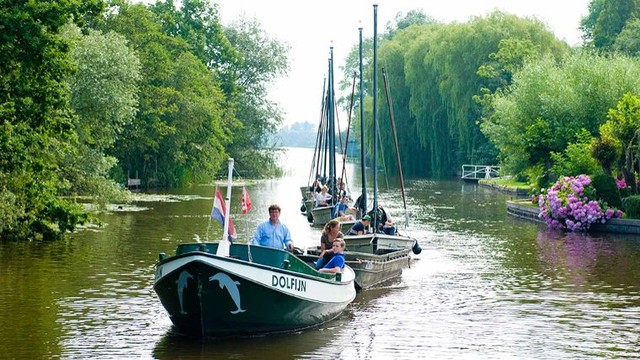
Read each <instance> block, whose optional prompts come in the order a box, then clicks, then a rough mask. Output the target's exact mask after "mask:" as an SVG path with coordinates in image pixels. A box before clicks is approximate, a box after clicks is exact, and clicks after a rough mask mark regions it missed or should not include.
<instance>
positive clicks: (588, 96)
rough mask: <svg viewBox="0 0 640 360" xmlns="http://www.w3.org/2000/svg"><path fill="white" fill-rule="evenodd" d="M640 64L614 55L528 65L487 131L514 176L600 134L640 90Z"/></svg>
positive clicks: (497, 103) (498, 103) (499, 101)
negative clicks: (581, 137)
mask: <svg viewBox="0 0 640 360" xmlns="http://www.w3.org/2000/svg"><path fill="white" fill-rule="evenodd" d="M638 75H640V63H639V62H638V61H637V60H634V59H631V58H627V57H623V56H613V57H604V56H598V55H594V54H591V53H589V52H577V53H575V54H572V55H570V56H568V57H567V58H566V59H564V60H563V61H562V62H558V61H556V60H555V59H553V58H551V57H545V58H543V59H541V60H538V61H535V62H530V63H527V64H525V66H524V67H523V68H522V70H521V71H519V72H517V73H516V74H515V75H514V83H513V86H512V88H511V91H510V92H508V93H502V94H499V95H498V96H496V98H495V100H494V102H493V109H494V112H493V113H492V115H491V116H490V117H488V118H485V120H484V122H483V124H482V126H481V128H482V131H483V132H484V133H485V134H486V135H487V137H488V138H489V139H490V140H491V141H492V142H493V143H494V144H495V146H496V147H497V148H498V150H499V151H500V159H501V165H503V167H504V168H505V170H506V171H507V172H509V173H514V174H519V173H523V172H525V171H526V169H528V168H532V167H536V166H538V165H544V167H545V169H546V170H549V168H550V166H551V165H552V164H551V162H550V161H548V159H549V154H550V153H551V152H556V153H560V152H563V151H564V150H565V148H566V147H567V145H569V144H571V143H574V142H575V141H576V140H577V138H578V132H579V131H581V129H586V130H587V131H588V132H589V133H590V134H591V135H592V136H594V137H595V136H598V135H599V134H600V131H601V130H600V125H601V124H602V123H603V122H604V121H605V119H606V116H607V113H608V112H609V109H610V108H612V107H614V106H615V105H616V104H617V102H618V101H619V99H621V98H622V96H623V94H625V93H626V92H631V93H637V92H638V91H639V90H640V81H639V80H638V79H639V78H638Z"/></svg>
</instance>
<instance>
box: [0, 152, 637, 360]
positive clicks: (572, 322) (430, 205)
mask: <svg viewBox="0 0 640 360" xmlns="http://www.w3.org/2000/svg"><path fill="white" fill-rule="evenodd" d="M311 157H312V153H311V151H310V150H306V149H289V150H288V152H287V153H286V154H285V155H284V156H283V164H284V166H285V169H286V173H285V176H284V177H283V178H280V179H274V180H267V181H260V182H250V181H245V180H244V179H236V185H240V184H242V183H245V184H246V188H247V190H248V192H249V195H250V197H251V200H252V203H253V209H252V210H251V211H250V212H249V213H248V214H246V215H243V214H241V211H240V206H239V203H240V194H241V192H242V191H241V189H242V188H241V187H240V186H234V188H233V196H232V217H233V219H234V221H235V223H236V227H237V228H238V233H239V234H240V237H241V238H243V237H244V238H247V237H248V236H251V234H252V233H253V230H254V229H255V226H256V225H257V224H258V223H259V222H262V221H264V220H266V219H267V217H268V213H267V207H268V205H269V204H271V203H278V204H279V205H280V206H281V207H282V208H283V210H282V215H281V220H282V221H283V222H285V223H286V224H287V225H288V226H289V228H290V229H291V232H292V235H293V237H294V241H295V243H296V245H297V246H300V247H304V246H309V245H315V244H316V243H317V242H318V241H319V234H320V231H319V230H318V229H314V228H312V227H310V226H309V224H308V223H307V221H306V219H305V218H304V217H303V216H302V215H301V214H300V192H299V187H300V185H301V184H305V183H306V182H307V178H308V176H309V163H310V161H309V159H311ZM348 174H350V176H348V177H347V179H348V180H349V179H351V180H350V183H349V187H350V188H351V190H352V191H353V193H354V194H356V195H357V194H358V193H359V190H358V189H357V188H358V186H359V185H358V184H359V181H360V180H359V176H358V174H359V170H358V169H357V166H356V165H355V164H349V166H348ZM379 178H380V179H381V180H380V199H381V200H380V202H381V203H382V204H383V205H386V206H387V207H388V208H390V210H391V214H392V215H395V216H394V217H395V219H396V220H397V221H399V220H401V219H403V212H402V206H401V205H399V204H401V201H400V193H399V191H398V190H397V189H398V188H399V186H398V183H397V180H393V179H389V180H388V183H387V181H385V176H384V174H383V173H381V176H379ZM214 189H215V187H214V186H213V185H206V186H205V185H202V186H195V187H192V188H188V189H180V190H176V191H171V192H167V193H161V194H158V193H156V194H139V195H138V196H137V200H136V202H134V203H132V204H128V205H122V206H120V207H118V206H114V207H113V208H112V209H111V210H112V211H111V212H109V213H105V214H103V215H101V216H100V218H101V220H102V222H103V225H102V226H101V227H93V226H89V227H86V228H85V229H83V230H82V231H79V232H77V233H75V234H73V235H72V236H70V237H69V239H67V240H65V241H62V242H56V243H0V359H4V358H6V359H43V358H47V359H48V358H62V359H86V358H100V359H102V358H115V359H123V358H127V359H130V358H132V359H133V358H134V359H154V358H156V359H328V358H333V359H422V358H432V359H460V358H473V359H550V358H562V359H599V358H610V359H611V358H624V359H629V358H639V357H640V355H639V354H640V338H639V332H638V328H640V292H639V290H640V239H638V238H637V237H629V236H621V235H612V234H589V235H582V234H565V233H561V232H556V231H550V230H547V229H546V228H545V227H544V226H542V225H539V224H534V223H531V222H528V221H524V220H519V219H516V218H513V217H510V216H508V215H506V209H505V202H506V201H507V200H508V199H509V198H510V195H507V194H504V193H499V192H495V191H493V190H489V189H486V188H483V187H478V186H477V185H472V184H464V183H462V182H459V181H455V180H453V181H431V180H418V179H410V180H408V181H407V195H408V198H407V206H408V212H409V214H410V221H409V228H408V231H409V233H410V234H411V235H412V236H414V237H416V238H418V239H419V241H420V245H421V246H422V248H423V251H422V253H421V254H420V255H419V256H416V257H415V260H414V261H413V262H412V265H411V268H409V269H407V270H405V271H404V273H403V275H402V276H401V277H400V278H398V279H397V280H395V281H392V282H390V283H387V284H384V285H383V286H380V287H378V288H375V289H372V290H367V291H363V292H360V293H359V294H358V296H357V297H356V299H355V301H354V302H353V303H352V304H351V305H350V306H349V307H348V308H347V310H346V311H345V312H344V313H343V314H342V315H341V316H340V317H339V318H338V319H336V320H334V321H332V322H329V323H327V324H325V325H322V326H320V327H318V328H315V329H311V330H307V331H301V332H296V333H289V334H279V335H267V336H256V337H249V338H229V339H207V340H201V339H194V338H186V337H182V336H179V335H176V334H174V333H173V332H172V327H171V322H170V320H169V318H168V316H167V314H166V312H165V311H164V308H163V307H162V305H161V304H160V301H159V300H158V298H157V297H156V295H155V293H154V292H153V288H152V286H153V278H154V264H155V262H156V261H157V258H158V253H160V252H165V253H168V254H172V253H173V252H174V249H175V247H176V245H177V244H180V243H182V242H188V241H195V240H197V239H200V240H205V239H207V236H208V238H209V239H210V240H217V239H219V238H220V237H221V233H222V230H221V226H220V225H219V224H217V223H215V222H212V223H210V222H209V214H210V212H211V206H212V202H213V194H214ZM222 192H223V194H224V193H225V187H224V186H222ZM208 227H209V232H208V234H209V235H207V228H208ZM274 305H275V306H277V304H274Z"/></svg>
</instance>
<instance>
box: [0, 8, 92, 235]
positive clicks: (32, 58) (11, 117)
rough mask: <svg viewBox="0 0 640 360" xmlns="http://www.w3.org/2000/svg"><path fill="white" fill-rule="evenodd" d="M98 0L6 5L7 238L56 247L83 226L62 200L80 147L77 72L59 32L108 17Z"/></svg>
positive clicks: (0, 159) (0, 22)
mask: <svg viewBox="0 0 640 360" xmlns="http://www.w3.org/2000/svg"><path fill="white" fill-rule="evenodd" d="M102 6H103V4H102V2H101V1H98V0H86V1H79V0H66V1H56V0H52V1H46V2H34V1H29V2H6V1H5V2H2V3H1V4H0V29H1V31H0V37H1V39H2V40H1V41H0V58H2V61H1V62H0V84H1V86H2V89H3V91H1V92H0V238H1V239H19V240H22V239H29V240H40V239H42V240H50V239H58V238H60V237H62V236H63V235H64V233H65V232H66V231H70V230H73V229H74V228H75V226H76V225H77V224H78V223H80V222H82V221H84V215H82V214H81V212H80V209H79V207H78V206H77V205H74V204H72V203H70V202H69V201H68V200H64V199H62V198H60V195H61V194H62V192H63V191H64V190H65V188H66V187H67V185H68V184H67V183H65V182H64V181H63V180H62V178H61V164H62V160H63V158H64V154H65V152H66V151H67V150H68V149H70V148H71V147H72V146H73V143H74V142H75V133H74V128H73V124H74V115H73V112H72V109H71V106H70V101H69V99H70V93H69V90H68V86H67V83H66V79H67V78H68V76H69V75H71V74H72V73H73V71H74V67H73V63H72V61H71V57H70V56H69V46H68V44H67V42H66V41H65V40H64V39H63V38H62V37H61V35H60V33H59V31H60V28H61V27H62V26H64V25H65V24H67V23H69V22H70V21H76V22H77V23H78V24H79V25H82V24H83V20H85V19H90V18H94V17H96V16H98V15H99V14H100V13H101V11H102Z"/></svg>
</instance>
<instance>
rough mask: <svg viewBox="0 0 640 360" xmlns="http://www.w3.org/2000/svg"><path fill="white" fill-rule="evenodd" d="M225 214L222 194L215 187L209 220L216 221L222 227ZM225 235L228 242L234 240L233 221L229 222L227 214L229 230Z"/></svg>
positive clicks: (234, 228)
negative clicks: (227, 237)
mask: <svg viewBox="0 0 640 360" xmlns="http://www.w3.org/2000/svg"><path fill="white" fill-rule="evenodd" d="M225 213H226V206H225V204H224V200H223V199H222V194H221V193H220V190H219V189H218V188H217V187H216V196H215V198H214V200H213V209H211V218H212V219H216V220H218V221H219V222H220V224H222V226H223V227H224V216H225ZM227 234H228V235H229V241H231V242H233V240H234V239H235V238H236V236H237V235H236V227H235V226H234V225H233V220H231V214H229V229H228V232H227Z"/></svg>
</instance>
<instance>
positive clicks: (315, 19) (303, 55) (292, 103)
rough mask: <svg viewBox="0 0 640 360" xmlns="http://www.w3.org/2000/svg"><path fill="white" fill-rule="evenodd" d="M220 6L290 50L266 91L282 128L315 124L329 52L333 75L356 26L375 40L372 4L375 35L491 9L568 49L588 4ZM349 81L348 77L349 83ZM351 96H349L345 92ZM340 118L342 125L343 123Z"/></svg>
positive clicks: (395, 1) (435, 0)
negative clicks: (404, 22) (283, 69)
mask: <svg viewBox="0 0 640 360" xmlns="http://www.w3.org/2000/svg"><path fill="white" fill-rule="evenodd" d="M213 1H214V2H215V3H217V4H218V7H219V14H220V18H221V21H222V23H223V24H225V25H227V24H229V23H230V22H232V21H233V20H235V19H237V18H239V17H241V16H243V17H247V18H256V19H257V20H258V21H259V22H260V23H261V24H262V28H263V29H264V31H265V34H266V35H267V36H268V37H270V38H274V39H277V40H278V41H280V42H283V43H286V44H288V45H289V46H290V48H291V49H290V52H289V61H290V70H289V74H288V76H286V77H283V78H280V79H278V80H277V81H276V82H275V83H274V84H273V86H272V87H271V90H270V91H269V99H270V100H272V101H274V102H276V103H278V104H279V106H280V108H281V109H282V110H283V111H284V113H285V114H284V123H283V125H291V124H293V123H296V122H311V123H314V124H315V123H318V122H319V121H320V110H321V109H320V107H321V101H322V86H323V82H324V78H325V77H326V76H327V66H328V65H327V59H328V58H329V48H330V47H331V46H333V48H334V61H335V65H334V74H335V76H336V83H337V82H338V81H340V78H339V77H340V76H341V74H340V71H338V67H339V66H342V65H344V59H345V58H346V56H347V54H348V53H349V51H350V50H351V48H352V47H353V46H355V45H357V44H358V28H359V27H362V28H363V38H367V37H372V36H373V4H377V5H378V34H382V33H383V32H384V28H385V25H386V24H387V23H388V22H389V21H391V20H393V19H394V18H395V16H396V14H397V13H398V12H402V13H403V14H406V13H407V12H409V11H411V10H422V11H423V12H424V13H425V14H426V15H428V16H431V17H432V18H434V19H436V20H438V21H441V22H444V23H451V22H466V21H468V20H469V18H470V17H474V16H484V15H486V14H488V13H490V12H492V11H493V10H496V9H497V10H501V11H503V12H507V13H511V14H515V15H518V16H521V17H535V18H537V19H539V20H541V21H543V22H544V23H546V24H547V25H548V26H549V28H550V29H551V30H552V31H553V32H554V33H555V34H556V37H557V38H559V39H563V40H565V41H567V42H568V43H569V44H570V45H578V44H580V43H581V33H580V31H579V29H578V26H579V24H580V19H581V18H582V17H583V16H585V15H587V13H588V5H589V2H590V0H534V1H532V0H384V1H383V0H378V1H377V2H372V1H370V0H369V1H364V0H323V1H317V2H315V1H314V2H312V1H305V0H275V1H267V0H213ZM349 81H351V79H349ZM346 95H350V94H346ZM346 117H347V116H346V115H345V114H339V119H340V121H341V122H342V121H346Z"/></svg>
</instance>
